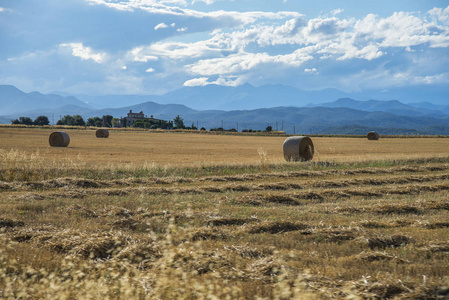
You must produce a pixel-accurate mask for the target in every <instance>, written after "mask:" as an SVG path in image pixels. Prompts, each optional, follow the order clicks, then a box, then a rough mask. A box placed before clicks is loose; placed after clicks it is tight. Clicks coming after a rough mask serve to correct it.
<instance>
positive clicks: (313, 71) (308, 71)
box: [304, 68, 318, 74]
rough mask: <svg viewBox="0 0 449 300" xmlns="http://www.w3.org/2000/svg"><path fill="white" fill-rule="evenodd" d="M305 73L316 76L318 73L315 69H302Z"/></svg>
mask: <svg viewBox="0 0 449 300" xmlns="http://www.w3.org/2000/svg"><path fill="white" fill-rule="evenodd" d="M304 72H305V73H311V74H317V73H318V69H317V68H312V69H304Z"/></svg>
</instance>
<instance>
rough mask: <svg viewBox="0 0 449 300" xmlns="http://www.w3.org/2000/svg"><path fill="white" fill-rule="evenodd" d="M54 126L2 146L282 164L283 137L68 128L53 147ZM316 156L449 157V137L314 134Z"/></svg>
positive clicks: (130, 161) (105, 156) (85, 158)
mask: <svg viewBox="0 0 449 300" xmlns="http://www.w3.org/2000/svg"><path fill="white" fill-rule="evenodd" d="M53 131H54V130H50V129H29V128H24V129H22V128H18V129H16V128H1V127H0V149H1V150H4V151H9V150H11V149H16V150H20V151H23V152H24V153H25V154H27V155H33V154H36V153H38V155H39V157H41V158H43V159H45V160H50V161H53V160H59V159H60V160H66V159H71V160H73V161H74V162H79V163H82V164H84V165H85V166H86V167H105V166H108V165H110V164H113V165H114V166H129V165H133V166H137V165H143V164H146V165H153V166H173V167H178V166H182V167H188V166H190V167H191V166H201V165H221V164H231V165H245V164H258V163H259V162H260V157H259V152H260V150H262V151H263V152H265V153H266V159H267V161H268V162H269V163H274V164H279V163H284V158H283V152H282V143H283V142H284V140H285V137H278V136H250V135H247V136H241V135H207V134H190V133H163V132H157V131H126V130H111V135H110V137H109V138H107V139H97V138H95V130H85V129H84V128H83V129H81V130H74V129H67V130H65V131H66V132H67V133H68V134H69V136H70V145H69V147H67V148H59V147H50V146H49V143H48V137H49V135H50V133H51V132H53ZM313 143H314V145H315V156H314V161H328V162H348V161H368V160H382V159H407V158H426V157H440V156H443V157H444V156H447V155H448V152H449V151H448V149H449V139H445V138H413V139H407V138H403V139H401V138H387V139H380V140H379V141H368V140H367V139H364V138H333V137H315V138H313Z"/></svg>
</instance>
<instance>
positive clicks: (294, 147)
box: [283, 136, 315, 161]
mask: <svg viewBox="0 0 449 300" xmlns="http://www.w3.org/2000/svg"><path fill="white" fill-rule="evenodd" d="M283 147H284V158H285V160H287V161H309V160H312V158H313V154H314V153H315V149H314V147H313V143H312V139H311V138H309V137H307V136H291V137H288V138H286V139H285V141H284V146H283Z"/></svg>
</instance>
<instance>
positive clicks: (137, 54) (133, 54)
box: [125, 47, 158, 62]
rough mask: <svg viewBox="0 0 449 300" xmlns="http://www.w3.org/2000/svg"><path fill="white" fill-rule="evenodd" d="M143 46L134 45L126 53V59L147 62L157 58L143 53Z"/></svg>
mask: <svg viewBox="0 0 449 300" xmlns="http://www.w3.org/2000/svg"><path fill="white" fill-rule="evenodd" d="M144 52H145V50H144V47H136V48H134V49H132V50H131V51H129V52H128V53H127V54H126V56H125V57H126V59H127V60H131V61H134V62H148V61H150V60H158V58H157V56H154V55H145V54H144Z"/></svg>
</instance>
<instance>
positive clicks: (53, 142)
mask: <svg viewBox="0 0 449 300" xmlns="http://www.w3.org/2000/svg"><path fill="white" fill-rule="evenodd" d="M48 141H49V142H50V146H52V147H67V146H68V145H69V144H70V137H69V135H68V134H67V133H65V132H64V131H55V132H53V133H52V134H50V138H49V139H48Z"/></svg>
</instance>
